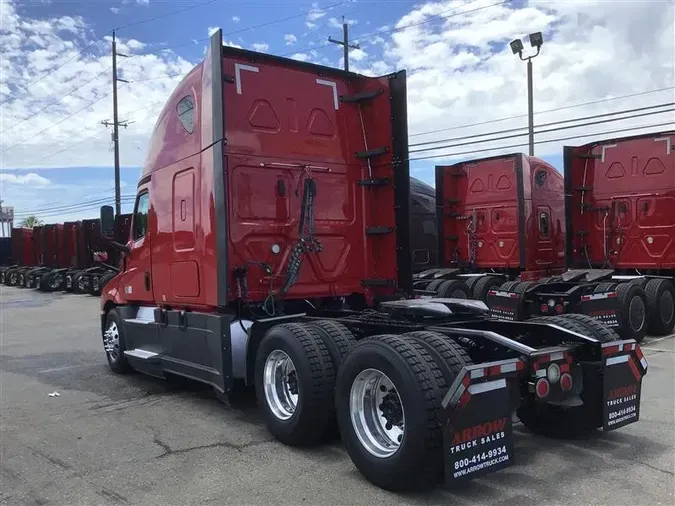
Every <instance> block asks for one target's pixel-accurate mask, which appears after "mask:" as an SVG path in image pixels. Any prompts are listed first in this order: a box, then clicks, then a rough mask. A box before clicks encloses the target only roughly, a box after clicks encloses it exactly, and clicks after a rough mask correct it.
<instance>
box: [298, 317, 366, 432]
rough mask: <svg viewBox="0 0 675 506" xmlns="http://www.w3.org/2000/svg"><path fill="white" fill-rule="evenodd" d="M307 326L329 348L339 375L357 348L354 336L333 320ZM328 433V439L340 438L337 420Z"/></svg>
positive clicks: (333, 420)
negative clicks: (348, 357)
mask: <svg viewBox="0 0 675 506" xmlns="http://www.w3.org/2000/svg"><path fill="white" fill-rule="evenodd" d="M305 325H306V327H307V329H308V330H309V331H310V332H312V333H313V334H314V336H315V337H318V338H319V339H321V341H322V342H323V344H325V345H326V348H328V353H330V358H331V361H332V362H333V370H334V371H335V374H337V372H338V371H339V370H340V366H341V365H342V362H343V361H344V359H345V357H346V356H347V355H348V354H349V352H350V351H352V348H354V346H356V338H355V337H354V334H352V333H351V332H350V331H349V329H348V328H347V327H345V326H344V325H342V324H341V323H338V322H336V321H333V320H319V321H316V322H312V323H307V324H305ZM333 402H334V401H333ZM326 431H327V432H326V434H325V436H326V438H327V439H337V438H338V437H339V435H340V430H339V429H338V426H337V420H336V419H335V418H333V419H332V420H331V423H330V425H329V426H328V427H327V429H326Z"/></svg>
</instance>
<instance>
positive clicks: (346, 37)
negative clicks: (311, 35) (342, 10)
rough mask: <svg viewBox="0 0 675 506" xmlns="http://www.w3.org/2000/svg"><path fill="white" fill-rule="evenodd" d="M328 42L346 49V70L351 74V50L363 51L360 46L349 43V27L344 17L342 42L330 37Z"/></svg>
mask: <svg viewBox="0 0 675 506" xmlns="http://www.w3.org/2000/svg"><path fill="white" fill-rule="evenodd" d="M328 42H332V43H333V44H339V45H340V46H342V48H343V49H344V60H345V70H346V71H347V72H349V50H350V49H361V46H359V45H358V44H350V43H349V25H348V24H347V22H346V21H345V17H344V16H342V40H336V39H334V38H333V37H328Z"/></svg>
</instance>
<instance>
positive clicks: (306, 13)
mask: <svg viewBox="0 0 675 506" xmlns="http://www.w3.org/2000/svg"><path fill="white" fill-rule="evenodd" d="M347 3H351V1H350V0H344V1H342V2H338V3H335V4H332V5H327V6H326V7H321V8H318V9H309V10H308V11H303V12H301V13H300V14H294V15H292V16H286V17H284V18H279V19H274V20H272V21H267V22H265V23H261V24H258V25H253V26H248V27H246V28H240V29H238V30H233V31H231V32H223V37H229V36H231V35H238V34H240V33H244V32H248V31H250V30H256V29H258V28H265V27H267V26H271V25H275V24H278V23H283V22H285V21H290V20H292V19H297V18H303V17H305V16H308V15H309V14H311V13H313V12H323V11H328V10H331V9H334V8H335V7H339V6H340V5H344V4H347ZM209 38H210V37H203V38H200V39H191V40H189V41H186V42H181V43H179V44H173V45H171V46H167V47H162V48H158V50H157V51H168V50H169V49H176V48H179V47H185V46H190V45H194V44H198V43H200V42H206V41H207V40H209ZM149 54H154V52H153V51H148V52H146V53H136V54H134V55H132V56H146V55H149ZM181 75H185V74H181ZM134 82H139V81H134Z"/></svg>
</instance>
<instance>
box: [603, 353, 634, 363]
mask: <svg viewBox="0 0 675 506" xmlns="http://www.w3.org/2000/svg"><path fill="white" fill-rule="evenodd" d="M629 358H630V355H619V356H618V357H611V358H608V359H607V365H615V364H623V363H624V362H628V359H629Z"/></svg>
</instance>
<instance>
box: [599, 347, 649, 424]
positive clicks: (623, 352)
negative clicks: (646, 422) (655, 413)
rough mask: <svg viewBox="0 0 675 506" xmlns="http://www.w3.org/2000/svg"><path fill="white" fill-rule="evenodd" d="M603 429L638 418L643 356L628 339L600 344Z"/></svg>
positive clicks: (643, 367)
mask: <svg viewBox="0 0 675 506" xmlns="http://www.w3.org/2000/svg"><path fill="white" fill-rule="evenodd" d="M602 361H603V368H604V371H603V373H604V379H603V394H602V395H603V419H602V420H603V421H602V425H603V430H605V431H609V430H614V429H618V428H620V427H623V426H625V425H628V424H631V423H635V422H637V421H638V420H639V419H640V392H641V389H642V378H643V377H644V375H645V374H647V359H645V357H644V355H643V353H642V350H641V349H640V346H639V345H638V344H637V343H636V342H635V341H634V340H632V339H628V340H626V341H611V342H608V343H603V345H602Z"/></svg>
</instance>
